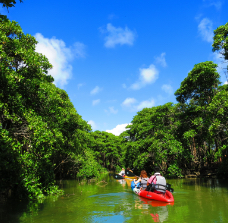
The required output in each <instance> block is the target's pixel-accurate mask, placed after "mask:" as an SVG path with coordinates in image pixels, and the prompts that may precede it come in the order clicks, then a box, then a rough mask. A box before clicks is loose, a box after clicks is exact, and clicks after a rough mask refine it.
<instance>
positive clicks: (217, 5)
mask: <svg viewBox="0 0 228 223" xmlns="http://www.w3.org/2000/svg"><path fill="white" fill-rule="evenodd" d="M203 1H204V2H205V3H206V6H208V7H209V6H215V8H216V9H217V10H219V9H221V7H222V4H223V2H222V1H215V0H203Z"/></svg>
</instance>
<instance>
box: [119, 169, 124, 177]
mask: <svg viewBox="0 0 228 223" xmlns="http://www.w3.org/2000/svg"><path fill="white" fill-rule="evenodd" d="M119 175H120V176H124V175H125V169H124V168H122V170H121V171H120V173H119Z"/></svg>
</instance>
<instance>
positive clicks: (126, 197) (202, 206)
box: [0, 176, 228, 223]
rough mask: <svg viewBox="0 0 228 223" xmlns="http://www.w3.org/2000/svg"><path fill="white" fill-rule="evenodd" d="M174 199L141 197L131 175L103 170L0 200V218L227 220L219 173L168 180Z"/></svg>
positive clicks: (227, 189) (227, 196)
mask: <svg viewBox="0 0 228 223" xmlns="http://www.w3.org/2000/svg"><path fill="white" fill-rule="evenodd" d="M167 182H168V183H171V185H172V187H173V188H174V193H173V195H174V200H175V202H174V204H173V205H170V204H166V203H161V202H160V203H159V202H156V201H153V200H147V199H142V198H140V197H139V196H137V195H135V194H134V193H133V192H132V191H131V188H130V181H125V180H120V181H117V180H115V179H114V178H112V177H111V176H104V177H103V178H101V179H99V180H97V181H95V182H87V181H82V182H79V181H76V180H65V181H62V182H60V187H61V188H63V189H64V191H65V194H64V195H62V196H59V197H54V196H53V197H50V198H48V199H46V200H45V201H44V202H43V203H41V204H33V205H28V204H27V203H23V202H12V201H7V202H1V203H0V222H1V223H8V222H11V223H17V222H18V223H19V222H20V223H38V222H39V223H46V222H48V223H50V222H54V223H65V222H72V223H74V222H80V223H84V222H91V223H93V222H118V223H121V222H147V223H148V222H175V223H176V222H182V223H183V222H184V223H190V222H191V223H192V222H207V223H208V222H213V223H215V222H228V208H227V207H228V183H227V182H223V181H221V180H218V179H173V180H167Z"/></svg>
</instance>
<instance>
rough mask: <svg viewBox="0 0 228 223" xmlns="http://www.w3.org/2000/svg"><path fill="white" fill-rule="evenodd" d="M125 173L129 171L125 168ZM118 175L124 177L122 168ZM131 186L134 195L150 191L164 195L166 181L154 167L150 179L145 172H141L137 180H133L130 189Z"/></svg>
mask: <svg viewBox="0 0 228 223" xmlns="http://www.w3.org/2000/svg"><path fill="white" fill-rule="evenodd" d="M127 171H128V172H129V171H131V170H130V169H129V168H127ZM131 172H132V171H131ZM119 175H122V176H124V175H125V170H124V168H122V170H121V172H120V173H119ZM133 186H134V188H132V189H133V191H134V192H135V193H139V192H140V191H141V190H146V191H152V192H154V193H158V194H159V193H165V192H166V179H165V177H163V176H162V175H161V174H160V172H159V169H158V168H157V167H156V168H155V173H154V175H152V176H151V177H150V178H149V177H148V175H147V172H146V171H145V170H142V171H141V173H140V176H139V178H138V180H135V179H134V185H133V184H132V187H133Z"/></svg>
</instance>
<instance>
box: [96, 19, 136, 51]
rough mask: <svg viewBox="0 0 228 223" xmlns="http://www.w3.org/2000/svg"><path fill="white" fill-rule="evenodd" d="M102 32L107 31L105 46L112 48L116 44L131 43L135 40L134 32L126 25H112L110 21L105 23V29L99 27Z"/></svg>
mask: <svg viewBox="0 0 228 223" xmlns="http://www.w3.org/2000/svg"><path fill="white" fill-rule="evenodd" d="M100 31H101V32H102V33H107V36H106V37H105V44H104V45H105V47H107V48H114V47H115V46H116V45H117V44H119V45H124V44H126V45H133V42H134V40H135V34H134V32H132V31H131V30H130V29H128V27H125V29H123V28H121V27H118V28H116V27H114V26H113V25H112V24H111V23H108V24H107V28H106V29H105V30H103V29H100Z"/></svg>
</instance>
